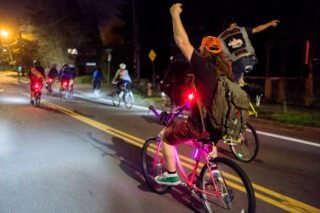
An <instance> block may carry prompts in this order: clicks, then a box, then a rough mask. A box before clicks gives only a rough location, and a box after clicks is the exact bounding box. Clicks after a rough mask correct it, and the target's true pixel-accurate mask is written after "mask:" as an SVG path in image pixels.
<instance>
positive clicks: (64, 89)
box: [59, 79, 72, 102]
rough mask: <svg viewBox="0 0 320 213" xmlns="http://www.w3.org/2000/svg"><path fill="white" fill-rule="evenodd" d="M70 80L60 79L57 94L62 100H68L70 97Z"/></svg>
mask: <svg viewBox="0 0 320 213" xmlns="http://www.w3.org/2000/svg"><path fill="white" fill-rule="evenodd" d="M71 83H72V82H71V80H68V79H65V80H61V85H60V90H59V96H60V100H61V101H63V102H68V101H70V99H71V96H72V91H71V85H70V84H71Z"/></svg>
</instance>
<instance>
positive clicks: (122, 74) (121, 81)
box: [112, 63, 132, 91]
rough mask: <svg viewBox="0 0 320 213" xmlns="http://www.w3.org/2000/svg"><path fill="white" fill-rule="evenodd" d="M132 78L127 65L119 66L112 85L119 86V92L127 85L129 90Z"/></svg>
mask: <svg viewBox="0 0 320 213" xmlns="http://www.w3.org/2000/svg"><path fill="white" fill-rule="evenodd" d="M131 82H132V80H131V77H130V75H129V71H128V70H127V69H126V64H125V63H121V64H119V69H118V70H117V72H116V74H115V76H114V78H113V80H112V83H113V84H117V88H118V91H121V89H122V86H123V85H125V86H126V89H127V90H130V89H131Z"/></svg>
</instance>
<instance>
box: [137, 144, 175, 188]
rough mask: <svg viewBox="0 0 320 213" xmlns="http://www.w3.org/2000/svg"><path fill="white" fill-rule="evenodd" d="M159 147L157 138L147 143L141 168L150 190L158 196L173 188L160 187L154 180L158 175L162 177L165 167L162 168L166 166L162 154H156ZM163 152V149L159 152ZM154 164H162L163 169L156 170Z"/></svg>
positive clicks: (142, 153) (144, 146)
mask: <svg viewBox="0 0 320 213" xmlns="http://www.w3.org/2000/svg"><path fill="white" fill-rule="evenodd" d="M158 145H159V141H158V140H157V139H156V138H150V139H148V140H146V141H145V143H144V145H143V147H142V152H141V167H142V173H143V176H144V178H145V180H146V183H147V185H148V186H149V188H150V189H151V190H152V191H154V192H156V193H158V194H163V193H165V192H168V191H169V190H170V189H171V187H170V186H166V185H160V184H158V183H156V181H155V180H154V178H155V177H156V176H157V175H160V174H162V173H163V172H164V171H165V169H164V167H162V166H164V159H163V156H162V154H161V155H160V154H159V155H156V154H155V153H156V150H157V147H158ZM161 151H162V148H161V149H160V150H159V152H160V153H162V152H161ZM157 157H158V158H157ZM154 162H161V164H160V165H161V168H160V167H158V168H156V167H155V165H154V164H155V163H154ZM158 166H159V165H158Z"/></svg>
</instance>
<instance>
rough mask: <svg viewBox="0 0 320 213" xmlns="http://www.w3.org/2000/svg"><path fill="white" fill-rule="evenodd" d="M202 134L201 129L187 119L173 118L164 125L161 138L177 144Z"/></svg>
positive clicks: (200, 136)
mask: <svg viewBox="0 0 320 213" xmlns="http://www.w3.org/2000/svg"><path fill="white" fill-rule="evenodd" d="M202 136H203V135H202V134H201V130H200V129H199V128H197V127H195V126H194V125H193V124H192V122H191V121H189V120H187V119H184V120H175V121H174V122H173V123H171V124H169V125H168V126H166V128H165V129H164V130H163V132H162V140H164V141H166V142H167V143H168V144H170V145H177V144H180V143H183V142H184V141H186V140H190V139H198V138H202Z"/></svg>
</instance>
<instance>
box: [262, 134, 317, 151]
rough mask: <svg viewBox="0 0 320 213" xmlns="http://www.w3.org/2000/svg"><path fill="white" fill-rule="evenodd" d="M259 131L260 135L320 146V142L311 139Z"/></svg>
mask: <svg viewBox="0 0 320 213" xmlns="http://www.w3.org/2000/svg"><path fill="white" fill-rule="evenodd" d="M257 133H258V134H260V135H265V136H269V137H274V138H279V139H284V140H288V141H292V142H295V143H302V144H306V145H310V146H316V147H320V144H319V143H316V142H311V141H306V140H301V139H297V138H291V137H286V136H283V135H277V134H272V133H268V132H261V131H257Z"/></svg>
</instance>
